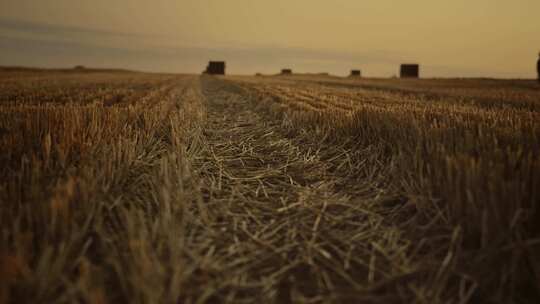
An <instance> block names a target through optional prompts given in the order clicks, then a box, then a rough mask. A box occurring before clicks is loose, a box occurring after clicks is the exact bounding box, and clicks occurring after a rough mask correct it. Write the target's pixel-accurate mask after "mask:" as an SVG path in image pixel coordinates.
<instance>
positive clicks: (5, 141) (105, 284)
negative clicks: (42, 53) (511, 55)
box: [0, 70, 540, 303]
mask: <svg viewBox="0 0 540 304" xmlns="http://www.w3.org/2000/svg"><path fill="white" fill-rule="evenodd" d="M539 101H540V88H539V87H538V86H537V84H536V83H535V81H532V80H531V81H527V80H511V81H505V80H489V79H446V80H444V79H438V80H437V79H434V80H415V79H407V80H399V79H392V80H390V79H387V80H384V79H362V78H350V79H348V78H339V77H331V76H320V75H319V76H317V75H292V76H272V77H269V76H268V77H267V76H262V77H246V76H242V77H241V76H227V77H221V76H219V77H215V76H207V75H205V76H195V75H172V74H167V75H161V74H144V73H132V72H127V71H114V72H111V71H99V70H96V71H92V73H86V72H85V73H83V72H77V71H70V72H69V73H67V72H63V71H42V70H36V71H34V70H31V71H19V70H16V71H11V70H8V71H3V72H2V73H0V144H1V145H2V146H3V147H6V148H5V153H3V154H2V156H1V157H0V165H2V167H3V168H6V169H5V170H4V172H3V173H2V174H1V175H0V178H1V179H0V182H1V184H0V185H1V187H0V202H1V204H2V208H0V219H1V224H0V227H1V228H2V231H3V234H2V237H1V238H0V279H1V280H2V281H3V282H5V284H3V285H2V287H0V303H4V302H5V303H9V302H32V303H33V302H55V303H61V302H70V303H71V302H81V303H107V302H130V303H133V302H140V303H154V302H159V303H205V302H211V303H213V302H227V303H239V302H240V303H241V302H247V303H252V302H255V301H260V302H263V303H272V302H275V303H343V302H354V303H359V302H361V303H411V302H418V303H512V302H516V303H517V302H520V303H529V302H531V303H533V302H534V301H535V300H538V299H539V298H540V294H539V292H538V290H539V286H538V283H537V281H538V280H536V278H537V277H538V276H539V275H540V264H539V263H538V259H537V258H536V257H537V256H538V254H540V247H539V244H540V242H539V241H538V237H539V232H540V231H539V230H538V228H537V225H536V224H535V223H536V222H537V221H538V220H539V219H540V218H539V214H538V202H539V201H540V173H539V172H540V170H539V169H540V160H539V155H538V151H539V149H540V140H539V139H540V114H539V112H540V111H539V107H540V104H539Z"/></svg>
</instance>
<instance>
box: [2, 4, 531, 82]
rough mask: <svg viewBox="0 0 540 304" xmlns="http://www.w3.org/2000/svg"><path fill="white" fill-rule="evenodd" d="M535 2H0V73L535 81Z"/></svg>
mask: <svg viewBox="0 0 540 304" xmlns="http://www.w3.org/2000/svg"><path fill="white" fill-rule="evenodd" d="M539 14H540V1H539V0H512V1H510V0H452V1H447V0H408V1H403V0H331V1H329V0H272V1H262V0H176V1H175V0H153V1H147V0H113V1H111V0H77V1H73V0H0V65H9V66H14V65H16V66H35V67H72V66H75V65H85V66H88V67H103V68H127V69H135V70H144V71H153V72H175V73H199V72H201V71H202V70H203V69H204V68H205V66H206V63H207V62H208V61H209V60H225V61H227V72H228V73H232V74H253V73H256V72H260V73H276V72H278V71H279V70H280V69H281V68H291V69H293V70H294V71H295V72H309V73H318V72H328V73H332V74H336V75H346V74H348V73H349V71H350V70H351V69H361V70H362V74H363V75H365V76H371V77H391V76H393V75H397V74H398V70H399V65H400V64H401V63H419V64H420V66H421V74H422V76H423V77H498V78H533V77H536V70H535V68H536V60H537V58H538V53H539V52H540V15H539Z"/></svg>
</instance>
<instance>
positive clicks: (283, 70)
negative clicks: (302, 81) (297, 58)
mask: <svg viewBox="0 0 540 304" xmlns="http://www.w3.org/2000/svg"><path fill="white" fill-rule="evenodd" d="M281 75H292V70H291V69H281Z"/></svg>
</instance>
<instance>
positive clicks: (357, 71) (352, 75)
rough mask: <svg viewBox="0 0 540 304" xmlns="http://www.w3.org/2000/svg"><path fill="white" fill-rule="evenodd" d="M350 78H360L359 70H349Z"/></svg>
mask: <svg viewBox="0 0 540 304" xmlns="http://www.w3.org/2000/svg"><path fill="white" fill-rule="evenodd" d="M349 76H350V77H362V72H361V71H360V70H351V74H350V75H349Z"/></svg>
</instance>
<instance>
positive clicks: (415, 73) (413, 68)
mask: <svg viewBox="0 0 540 304" xmlns="http://www.w3.org/2000/svg"><path fill="white" fill-rule="evenodd" d="M399 76H400V77H401V78H418V77H419V76H420V66H419V65H418V64H402V65H401V68H400V71H399Z"/></svg>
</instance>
